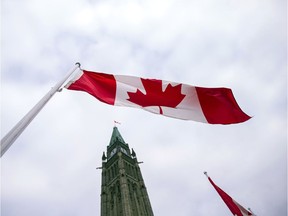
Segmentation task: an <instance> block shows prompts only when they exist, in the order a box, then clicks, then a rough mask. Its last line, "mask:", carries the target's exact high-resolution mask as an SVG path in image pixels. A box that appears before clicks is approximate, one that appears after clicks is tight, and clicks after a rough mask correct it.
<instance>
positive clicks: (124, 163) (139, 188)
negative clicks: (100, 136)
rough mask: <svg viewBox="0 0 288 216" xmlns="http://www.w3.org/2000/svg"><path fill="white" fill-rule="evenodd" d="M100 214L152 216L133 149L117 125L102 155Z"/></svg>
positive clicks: (108, 215)
mask: <svg viewBox="0 0 288 216" xmlns="http://www.w3.org/2000/svg"><path fill="white" fill-rule="evenodd" d="M101 216H153V211H152V207H151V204H150V201H149V197H148V193H147V190H146V187H145V184H144V180H143V177H142V174H141V170H140V167H139V162H138V161H137V157H136V153H135V151H134V150H133V149H132V151H130V148H129V145H128V144H127V143H125V141H124V139H123V138H122V136H121V134H120V133H119V131H118V128H117V127H114V128H113V133H112V136H111V140H110V143H109V145H108V146H107V153H106V154H105V152H104V153H103V156H102V185H101Z"/></svg>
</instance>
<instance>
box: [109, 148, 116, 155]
mask: <svg viewBox="0 0 288 216" xmlns="http://www.w3.org/2000/svg"><path fill="white" fill-rule="evenodd" d="M116 152H117V149H116V148H114V149H113V150H112V151H111V153H110V157H112V156H113V155H114V154H115V153H116Z"/></svg>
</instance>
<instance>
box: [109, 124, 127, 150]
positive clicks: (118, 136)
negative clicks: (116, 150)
mask: <svg viewBox="0 0 288 216" xmlns="http://www.w3.org/2000/svg"><path fill="white" fill-rule="evenodd" d="M117 140H118V141H120V142H122V143H125V141H124V139H123V137H122V136H121V134H120V132H119V131H118V128H117V127H116V126H114V127H113V132H112V136H111V139H110V143H109V146H111V145H113V143H114V142H116V141H117Z"/></svg>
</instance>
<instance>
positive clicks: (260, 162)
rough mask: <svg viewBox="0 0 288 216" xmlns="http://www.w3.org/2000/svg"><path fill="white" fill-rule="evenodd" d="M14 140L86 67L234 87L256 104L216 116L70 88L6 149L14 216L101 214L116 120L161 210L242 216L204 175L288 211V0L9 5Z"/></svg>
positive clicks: (5, 98) (4, 79) (8, 93)
mask: <svg viewBox="0 0 288 216" xmlns="http://www.w3.org/2000/svg"><path fill="white" fill-rule="evenodd" d="M1 3H2V9H1V20H2V23H1V24H2V29H1V137H3V136H4V135H5V134H6V133H7V132H8V131H9V130H10V129H11V128H12V127H13V126H14V125H15V124H16V123H17V122H18V121H19V120H20V119H21V118H22V117H23V116H24V115H25V114H26V113H27V112H28V111H29V110H30V109H31V108H32V107H33V106H34V105H35V104H36V103H37V102H38V101H39V100H40V99H41V97H43V96H44V95H45V94H46V93H47V92H48V91H49V90H50V88H51V87H52V86H54V85H55V84H56V83H57V82H58V81H59V80H60V79H62V78H63V77H64V76H65V74H66V73H67V72H68V71H69V70H70V69H71V68H73V67H74V64H75V63H76V62H78V61H79V62H80V63H81V65H82V68H83V69H87V70H94V71H103V72H107V73H112V74H123V75H133V76H140V77H145V78H157V79H163V80H170V81H174V82H182V83H187V84H191V85H194V86H202V87H222V86H223V87H228V88H231V89H232V90H233V92H234V95H235V98H236V100H237V102H238V103H239V105H240V106H241V108H242V109H243V111H244V112H246V113H247V114H248V115H250V116H253V118H252V119H250V120H249V121H247V122H244V123H241V124H235V125H226V126H223V125H208V124H204V123H198V122H193V121H183V120H177V119H172V118H167V117H164V116H160V115H155V114H151V113H148V112H146V111H143V110H139V109H134V108H124V107H113V106H109V105H107V104H103V103H101V102H99V101H97V100H96V99H94V98H93V97H92V96H90V95H88V94H86V93H84V92H76V91H69V90H66V89H64V90H63V91H62V92H61V93H57V94H56V95H55V96H54V97H53V98H52V100H51V101H50V102H49V103H48V104H47V105H46V106H45V108H44V109H43V110H42V111H41V112H40V114H39V115H38V116H37V117H36V118H35V119H34V121H33V122H32V123H31V124H30V125H29V127H28V128H27V129H26V130H25V131H24V133H23V134H22V135H21V136H20V137H19V138H18V139H17V140H16V142H15V143H14V144H13V145H12V147H11V148H10V149H9V150H8V151H7V152H6V154H5V155H4V156H3V157H2V158H1V213H2V216H19V215H21V216H39V215H41V216H63V215H69V216H83V215H85V216H95V215H100V189H101V170H96V167H99V166H101V157H102V153H103V151H105V150H106V146H107V145H108V144H109V141H110V137H111V134H112V130H113V126H114V122H113V121H114V120H116V121H118V122H121V125H117V127H118V129H119V131H120V133H121V135H122V137H123V138H124V140H125V141H126V142H127V143H128V144H129V146H130V147H132V148H134V150H135V151H136V153H137V156H138V160H139V161H143V162H144V163H143V164H141V170H142V174H143V177H144V181H145V184H146V186H147V189H148V193H149V197H150V201H151V204H152V208H153V211H154V215H155V216H175V215H177V216H191V215H198V216H220V215H221V216H226V215H227V216H230V215H232V214H231V213H230V211H229V209H228V208H227V207H226V205H225V204H224V203H223V201H222V200H221V199H220V197H219V195H218V194H217V193H216V191H215V190H214V188H213V187H212V185H211V184H210V183H209V181H208V180H207V178H206V177H205V176H204V175H203V171H207V172H208V174H209V175H210V177H211V178H212V179H213V180H214V182H215V183H216V184H217V185H218V186H219V187H221V188H222V189H223V190H224V191H226V192H227V193H228V194H229V195H230V196H232V197H233V198H234V200H236V201H237V202H239V203H240V204H241V205H243V206H244V207H246V208H247V207H250V208H252V210H253V211H254V212H255V213H256V214H257V215H258V216H271V215H277V216H286V215H287V71H286V70H287V55H286V47H287V40H286V36H287V35H286V30H287V29H286V28H287V27H286V25H287V21H286V15H287V14H286V13H287V11H286V1H284V0H264V1H263V0H261V1H260V0H249V1H245V0H244V1H234V0H218V1H215V0H201V1H200V0H180V1H179V0H177V1H176V0H165V1H164V0H162V1H161V0H145V1H142V0H134V1H132V0H123V1H116V0H105V1H102V0H95V1H93V0H86V1H84V0H82V1H80V0H78V1H76V0H49V1H48V0H46V1H45V0H42V1H39V0H2V1H1Z"/></svg>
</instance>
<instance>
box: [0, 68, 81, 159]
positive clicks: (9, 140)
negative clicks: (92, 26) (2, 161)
mask: <svg viewBox="0 0 288 216" xmlns="http://www.w3.org/2000/svg"><path fill="white" fill-rule="evenodd" d="M75 65H76V66H75V67H74V68H73V69H72V70H71V71H69V73H68V74H67V75H66V76H65V77H64V78H63V79H61V80H60V81H59V82H58V83H57V84H56V85H55V86H54V87H53V88H52V89H51V90H50V91H49V92H48V93H47V94H46V95H45V96H44V97H43V98H42V99H41V100H40V101H39V102H38V103H37V104H36V105H35V106H34V107H33V108H32V109H31V110H30V111H29V112H28V113H27V114H26V115H25V116H24V117H23V118H22V119H21V120H20V121H19V122H18V123H17V124H16V125H15V126H14V127H13V128H12V129H11V130H10V131H9V132H8V133H7V134H6V135H5V136H4V137H3V138H2V139H1V157H2V156H3V155H4V154H5V152H6V151H7V150H8V149H9V148H10V146H11V145H12V144H13V143H14V141H15V140H16V139H17V138H18V137H19V136H20V134H21V133H22V132H23V131H24V130H25V128H26V127H27V126H28V125H29V124H30V122H31V121H32V120H33V119H34V118H35V117H36V115H37V114H38V113H39V112H40V111H41V109H42V108H43V107H44V106H45V105H46V103H47V102H48V101H49V100H50V99H51V98H52V97H53V95H54V94H55V93H56V92H58V91H59V90H60V88H61V86H62V85H63V84H64V83H65V81H66V80H67V79H68V78H69V77H70V76H71V75H72V74H73V73H74V72H75V71H76V70H77V69H80V66H81V65H80V63H79V62H77V63H76V64H75Z"/></svg>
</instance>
